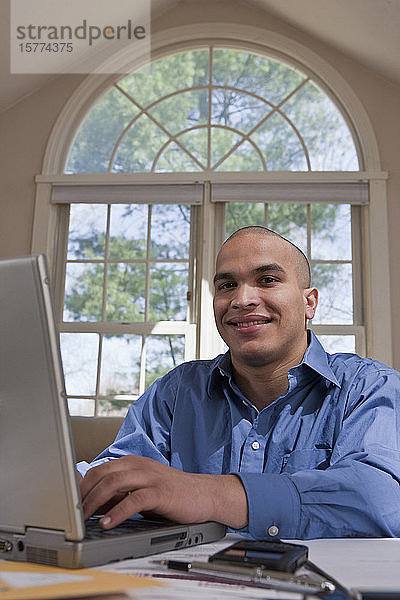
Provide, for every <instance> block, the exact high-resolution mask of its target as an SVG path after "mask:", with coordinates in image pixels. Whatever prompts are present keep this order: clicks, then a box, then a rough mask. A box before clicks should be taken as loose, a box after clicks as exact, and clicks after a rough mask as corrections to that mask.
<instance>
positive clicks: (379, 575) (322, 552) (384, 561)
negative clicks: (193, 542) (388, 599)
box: [103, 535, 400, 600]
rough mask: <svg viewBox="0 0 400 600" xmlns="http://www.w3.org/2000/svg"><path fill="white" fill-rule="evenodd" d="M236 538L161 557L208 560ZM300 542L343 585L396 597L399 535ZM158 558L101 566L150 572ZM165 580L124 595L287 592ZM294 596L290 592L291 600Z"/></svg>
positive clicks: (241, 596)
mask: <svg viewBox="0 0 400 600" xmlns="http://www.w3.org/2000/svg"><path fill="white" fill-rule="evenodd" d="M238 539H240V537H239V536H234V535H228V536H227V537H226V538H224V540H221V541H219V542H215V543H213V544H207V545H204V546H198V547H196V548H193V549H185V550H181V551H179V552H172V553H171V552H169V553H166V554H164V555H163V557H168V558H173V557H174V558H178V559H181V560H193V559H197V560H207V558H208V556H209V555H210V554H212V553H214V552H217V551H218V550H220V549H222V548H223V547H225V546H228V545H229V544H231V543H233V542H234V541H237V540H238ZM290 541H293V540H290ZM299 543H302V544H304V543H305V544H306V545H307V546H308V547H309V557H310V560H312V561H313V562H314V563H316V564H317V565H318V566H319V567H321V568H322V569H323V570H325V571H326V572H327V573H329V574H330V575H332V576H333V577H335V578H336V579H338V580H339V581H340V582H341V583H343V584H344V585H346V586H347V587H350V588H354V589H357V590H359V591H361V592H363V591H364V592H366V591H378V590H379V591H385V592H387V593H389V592H393V591H397V592H399V595H398V598H400V539H391V538H390V539H323V540H310V541H307V542H303V541H299ZM159 558H160V556H153V557H148V558H145V559H136V560H127V561H122V562H120V563H116V564H114V565H108V566H107V567H105V568H106V569H107V570H111V571H119V572H124V573H132V574H146V575H150V576H154V575H156V574H157V573H160V567H159V566H158V565H156V564H155V563H154V560H155V559H159ZM103 568H104V567H103ZM164 574H165V575H168V572H167V571H164ZM170 574H171V572H170ZM164 581H165V582H166V586H165V587H163V588H146V589H143V590H132V591H130V592H128V593H127V595H126V597H127V598H131V599H135V600H139V599H140V600H188V599H190V600H225V598H226V600H256V599H263V600H265V599H267V598H277V599H279V598H283V597H284V598H288V597H289V595H288V594H284V595H279V594H277V593H271V594H270V593H269V591H268V590H257V589H255V588H245V587H242V586H231V585H226V584H225V585H223V584H212V585H211V584H205V583H201V584H199V583H196V584H194V583H193V582H190V581H185V580H184V579H164ZM295 597H296V596H294V595H293V598H295ZM297 597H298V596H297ZM110 600H111V599H110Z"/></svg>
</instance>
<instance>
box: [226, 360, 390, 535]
mask: <svg viewBox="0 0 400 600" xmlns="http://www.w3.org/2000/svg"><path fill="white" fill-rule="evenodd" d="M399 408H400V376H399V374H398V373H397V372H396V371H392V370H389V369H387V370H386V371H380V372H377V371H374V372H373V373H371V374H370V375H369V376H365V377H363V378H360V379H359V381H358V383H357V384H356V386H355V387H354V389H353V390H352V391H351V393H349V395H348V401H347V405H346V409H345V411H344V414H343V418H342V423H338V433H337V437H336V439H335V441H334V445H333V448H332V453H331V456H330V461H329V464H328V466H327V467H324V468H323V469H307V468H304V466H303V467H302V457H301V451H299V452H298V453H297V456H296V458H295V461H294V462H295V463H296V464H295V468H294V469H293V471H292V472H290V473H288V474H286V473H281V474H272V473H259V474H257V473H236V475H237V476H238V477H240V479H241V480H242V483H243V485H244V487H245V490H246V494H247V498H248V505H249V525H248V532H249V534H250V535H251V536H252V537H255V538H264V539H271V538H274V537H280V538H298V539H310V538H318V537H399V536H400V510H399V506H400V485H399V481H400V452H399V444H400V441H399V435H400V434H399V432H400V427H399V426H400V410H399Z"/></svg>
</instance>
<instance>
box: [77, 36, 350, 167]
mask: <svg viewBox="0 0 400 600" xmlns="http://www.w3.org/2000/svg"><path fill="white" fill-rule="evenodd" d="M358 168H359V166H358V159H357V152H356V148H355V144H354V141H353V139H352V136H351V133H350V130H349V128H348V126H347V124H346V122H345V120H344V118H343V116H342V114H341V113H340V111H339V109H338V108H337V107H336V105H335V104H334V103H333V102H332V100H331V99H330V98H329V97H328V96H327V94H326V93H325V92H324V91H323V90H322V89H321V88H320V87H319V86H318V84H317V82H315V81H313V80H312V79H311V78H310V77H309V76H308V75H306V74H304V73H301V72H300V71H299V69H298V68H296V69H293V68H292V67H290V66H288V65H287V64H285V63H284V62H282V61H278V60H275V59H271V58H268V57H266V56H264V55H261V54H256V53H254V52H246V51H243V50H238V49H233V48H229V49H228V48H219V47H210V48H209V49H201V50H191V51H185V52H181V53H177V54H174V55H171V56H167V57H164V58H161V59H159V60H157V61H155V62H153V63H152V64H151V65H148V66H146V67H144V68H142V69H141V70H139V71H137V72H135V73H133V74H131V75H128V76H127V77H125V78H123V79H122V80H120V81H119V82H116V83H115V84H114V85H113V86H112V88H111V89H109V90H108V91H107V92H106V93H105V94H104V95H103V96H102V97H101V98H100V99H99V100H98V102H97V103H96V104H95V106H94V107H93V108H92V110H91V111H90V112H89V114H88V115H87V117H86V119H85V120H84V122H83V124H82V126H81V128H80V130H79V132H78V134H77V136H76V139H75V141H74V143H73V145H72V148H71V151H70V154H69V158H68V161H67V166H66V172H67V173H101V172H111V173H128V172H129V173H144V172H154V173H160V172H188V171H189V172H198V171H204V170H213V171H224V172H226V171H267V170H268V171H286V170H289V171H344V170H358Z"/></svg>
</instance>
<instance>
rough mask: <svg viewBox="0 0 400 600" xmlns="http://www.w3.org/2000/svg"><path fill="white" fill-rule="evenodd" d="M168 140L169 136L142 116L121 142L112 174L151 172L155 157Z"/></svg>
mask: <svg viewBox="0 0 400 600" xmlns="http://www.w3.org/2000/svg"><path fill="white" fill-rule="evenodd" d="M168 140H169V138H168V137H167V135H166V134H165V133H164V132H163V131H162V130H161V129H160V128H159V127H158V126H157V125H155V124H154V123H153V121H151V120H150V119H149V118H148V117H147V116H146V115H142V116H141V117H139V119H137V120H136V121H135V123H134V124H133V125H132V127H131V128H130V129H129V131H128V132H127V133H126V134H125V135H124V136H123V138H122V140H121V141H120V143H119V146H118V149H117V152H116V155H115V158H114V162H113V165H112V172H113V173H120V172H123V173H140V172H143V171H151V169H152V165H153V160H154V157H155V156H156V154H157V152H158V151H159V150H160V149H161V148H162V146H164V144H166V143H167V142H168Z"/></svg>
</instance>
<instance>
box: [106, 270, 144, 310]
mask: <svg viewBox="0 0 400 600" xmlns="http://www.w3.org/2000/svg"><path fill="white" fill-rule="evenodd" d="M145 285H146V266H145V264H126V263H115V264H111V265H109V267H108V278H107V305H106V319H107V321H127V322H131V321H143V320H144V312H145V297H146V296H145Z"/></svg>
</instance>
